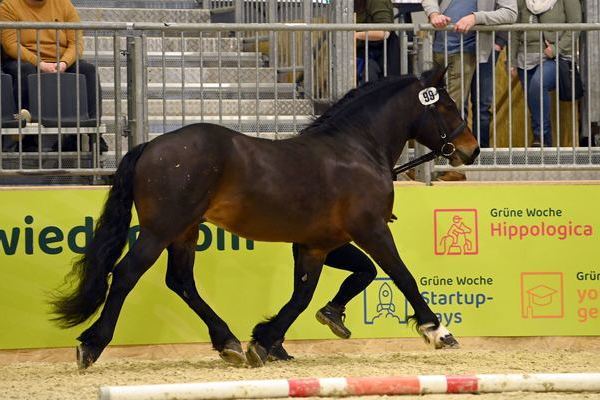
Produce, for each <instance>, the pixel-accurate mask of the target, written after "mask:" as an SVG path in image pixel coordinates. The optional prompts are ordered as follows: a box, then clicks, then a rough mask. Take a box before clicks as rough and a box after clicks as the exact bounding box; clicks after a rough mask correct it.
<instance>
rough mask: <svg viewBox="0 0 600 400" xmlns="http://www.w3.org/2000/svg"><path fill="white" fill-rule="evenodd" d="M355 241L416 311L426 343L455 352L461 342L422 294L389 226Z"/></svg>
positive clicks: (364, 233) (376, 228)
mask: <svg viewBox="0 0 600 400" xmlns="http://www.w3.org/2000/svg"><path fill="white" fill-rule="evenodd" d="M354 241H355V242H356V243H357V244H358V245H359V246H360V247H361V248H362V249H363V250H365V251H366V252H367V253H368V254H369V255H370V256H371V257H372V258H373V259H374V260H375V261H376V262H377V264H379V266H380V267H381V269H382V270H383V271H384V272H385V273H386V274H387V275H388V276H389V277H390V278H391V279H392V281H393V282H394V284H396V286H397V287H398V289H400V291H401V292H402V294H404V297H406V300H408V302H409V303H410V305H411V306H412V308H413V310H414V311H415V315H414V318H415V319H416V321H417V325H418V331H419V333H420V334H421V336H423V338H424V339H425V341H426V342H427V343H433V344H434V346H435V348H436V349H441V348H456V347H458V342H457V341H456V339H455V338H454V336H452V334H451V333H450V332H449V331H448V329H446V327H444V326H443V325H442V324H441V323H440V321H439V320H438V318H437V316H436V315H435V314H434V313H433V311H431V309H430V308H429V305H427V303H426V302H425V300H424V299H423V296H422V295H421V293H420V292H419V288H418V286H417V282H416V281H415V278H414V277H413V276H412V274H411V273H410V271H409V270H408V268H407V267H406V265H405V264H404V262H403V261H402V259H401V258H400V255H399V254H398V251H397V250H396V245H395V244H394V238H393V237H392V233H391V232H390V230H389V228H388V226H387V224H386V223H385V222H384V221H382V222H381V223H380V224H376V226H374V227H370V229H364V230H361V232H360V233H358V234H356V235H354Z"/></svg>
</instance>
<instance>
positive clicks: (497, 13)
mask: <svg viewBox="0 0 600 400" xmlns="http://www.w3.org/2000/svg"><path fill="white" fill-rule="evenodd" d="M473 15H475V24H476V25H502V24H513V23H515V22H517V0H497V1H496V9H495V10H494V11H476V12H474V13H473Z"/></svg>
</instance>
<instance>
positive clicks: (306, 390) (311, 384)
mask: <svg viewBox="0 0 600 400" xmlns="http://www.w3.org/2000/svg"><path fill="white" fill-rule="evenodd" d="M288 384H289V385H290V392H289V396H290V397H310V396H318V395H319V390H320V389H321V384H320V383H319V380H318V379H316V378H307V379H289V380H288Z"/></svg>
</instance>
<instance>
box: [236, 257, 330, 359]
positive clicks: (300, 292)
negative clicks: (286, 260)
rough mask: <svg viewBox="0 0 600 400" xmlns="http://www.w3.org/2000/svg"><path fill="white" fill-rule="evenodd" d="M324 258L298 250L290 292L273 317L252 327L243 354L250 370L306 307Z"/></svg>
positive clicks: (280, 340) (280, 338)
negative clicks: (292, 286) (288, 297)
mask: <svg viewBox="0 0 600 400" xmlns="http://www.w3.org/2000/svg"><path fill="white" fill-rule="evenodd" d="M326 254H327V252H325V251H321V250H317V249H311V248H308V247H306V246H298V257H297V259H296V263H295V264H294V292H293V293H292V297H291V299H290V300H289V301H288V302H287V303H286V304H285V305H284V306H283V308H281V310H280V311H279V313H278V314H277V315H276V316H275V317H273V318H271V319H270V320H268V321H265V322H261V323H259V324H258V325H256V326H255V327H254V330H253V332H252V338H253V339H252V342H251V343H250V344H249V345H248V351H247V352H246V357H247V358H248V363H250V365H251V366H253V367H262V366H263V365H264V363H265V361H267V358H268V355H269V351H271V349H272V348H273V347H274V346H278V345H279V344H280V343H281V342H282V341H283V339H284V335H285V333H286V332H287V330H288V329H289V327H290V326H291V325H292V323H293V322H294V321H295V320H296V318H298V315H300V313H301V312H302V311H304V310H305V309H306V307H308V304H309V303H310V300H311V299H312V296H313V294H314V292H315V288H316V287H317V282H318V281H319V276H320V275H321V270H322V269H323V260H324V259H325V255H326Z"/></svg>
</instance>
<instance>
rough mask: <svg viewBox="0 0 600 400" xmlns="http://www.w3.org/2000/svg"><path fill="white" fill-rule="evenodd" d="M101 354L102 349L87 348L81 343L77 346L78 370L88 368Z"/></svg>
mask: <svg viewBox="0 0 600 400" xmlns="http://www.w3.org/2000/svg"><path fill="white" fill-rule="evenodd" d="M101 353H102V349H100V348H98V347H96V346H87V345H85V344H83V343H81V344H80V345H79V346H77V367H78V368H79V369H80V370H84V369H87V368H89V367H90V366H91V365H92V364H93V363H94V362H96V360H97V359H98V357H100V354H101Z"/></svg>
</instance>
